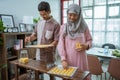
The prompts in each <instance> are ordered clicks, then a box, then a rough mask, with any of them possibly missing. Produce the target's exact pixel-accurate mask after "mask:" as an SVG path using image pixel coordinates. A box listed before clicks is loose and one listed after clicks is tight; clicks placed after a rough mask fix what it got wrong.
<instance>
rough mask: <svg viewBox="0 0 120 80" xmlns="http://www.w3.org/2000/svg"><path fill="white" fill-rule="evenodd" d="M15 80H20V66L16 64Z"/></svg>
mask: <svg viewBox="0 0 120 80" xmlns="http://www.w3.org/2000/svg"><path fill="white" fill-rule="evenodd" d="M15 80H19V78H18V66H17V64H15Z"/></svg>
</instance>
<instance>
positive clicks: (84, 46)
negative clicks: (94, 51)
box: [76, 43, 89, 51]
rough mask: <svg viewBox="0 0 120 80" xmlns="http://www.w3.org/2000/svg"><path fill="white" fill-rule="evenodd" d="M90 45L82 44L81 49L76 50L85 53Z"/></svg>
mask: <svg viewBox="0 0 120 80" xmlns="http://www.w3.org/2000/svg"><path fill="white" fill-rule="evenodd" d="M88 47H89V46H88V44H83V43H80V47H78V48H76V50H77V51H84V50H87V49H88Z"/></svg>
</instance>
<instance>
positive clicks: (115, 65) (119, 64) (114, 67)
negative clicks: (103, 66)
mask: <svg viewBox="0 0 120 80" xmlns="http://www.w3.org/2000/svg"><path fill="white" fill-rule="evenodd" d="M108 72H109V74H110V75H111V77H113V78H115V79H117V80H118V79H120V59H118V58H113V59H111V60H110V63H109V66H108Z"/></svg>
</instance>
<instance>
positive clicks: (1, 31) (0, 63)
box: [0, 20, 7, 80]
mask: <svg viewBox="0 0 120 80" xmlns="http://www.w3.org/2000/svg"><path fill="white" fill-rule="evenodd" d="M4 29H5V27H4V25H3V22H2V20H0V33H3V32H4ZM2 46H3V39H2V37H1V36H0V47H2ZM0 54H2V50H0ZM0 61H2V60H0ZM6 67H7V64H2V62H0V80H2V79H1V70H2V69H3V68H6Z"/></svg>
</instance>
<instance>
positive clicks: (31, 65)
mask: <svg viewBox="0 0 120 80" xmlns="http://www.w3.org/2000/svg"><path fill="white" fill-rule="evenodd" d="M11 63H12V64H15V65H17V66H19V67H23V68H27V69H32V70H37V71H39V72H42V73H47V74H50V73H48V71H49V70H50V68H49V69H47V67H46V64H45V63H44V62H42V61H39V60H32V59H30V60H29V62H28V63H26V64H23V63H20V62H19V61H18V60H14V61H11ZM88 74H89V71H84V72H83V71H81V70H80V69H77V70H76V72H75V74H74V75H73V76H72V77H66V76H62V75H55V74H51V75H54V76H58V77H61V78H65V79H73V80H77V79H79V80H83V79H84V78H85V77H86V76H87V75H88Z"/></svg>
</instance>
